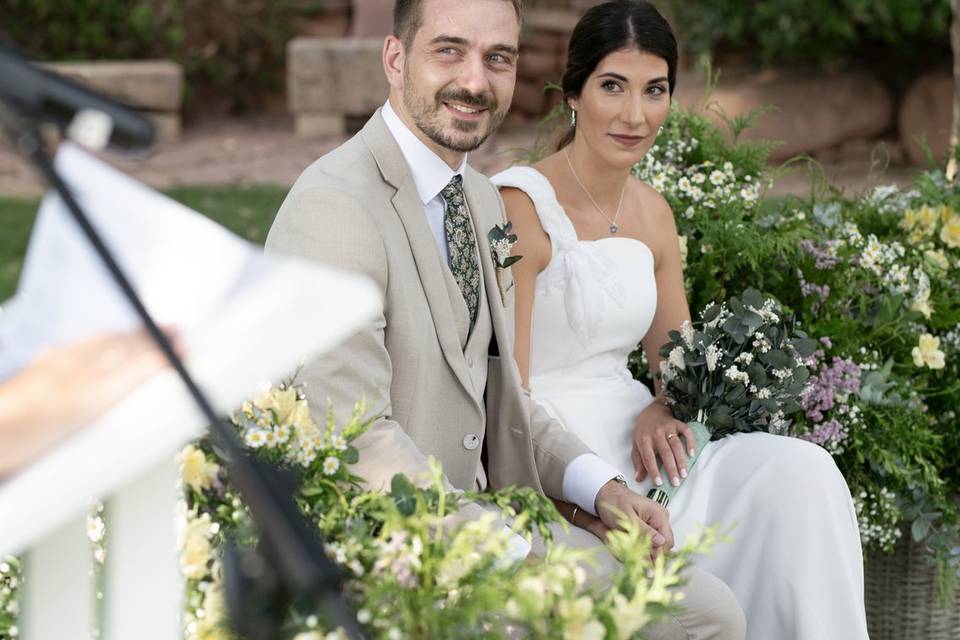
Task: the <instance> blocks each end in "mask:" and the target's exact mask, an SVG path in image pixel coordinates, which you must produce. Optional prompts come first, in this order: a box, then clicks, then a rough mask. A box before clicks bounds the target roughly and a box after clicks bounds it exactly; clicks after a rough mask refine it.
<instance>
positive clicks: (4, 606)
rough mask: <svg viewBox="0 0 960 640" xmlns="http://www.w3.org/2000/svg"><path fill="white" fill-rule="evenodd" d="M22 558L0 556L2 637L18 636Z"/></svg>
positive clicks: (0, 634)
mask: <svg viewBox="0 0 960 640" xmlns="http://www.w3.org/2000/svg"><path fill="white" fill-rule="evenodd" d="M20 585H21V577H20V560H19V559H18V558H15V557H13V556H6V557H3V556H0V638H16V637H17V635H18V632H19V629H18V627H17V616H18V615H19V613H20V600H19V594H20Z"/></svg>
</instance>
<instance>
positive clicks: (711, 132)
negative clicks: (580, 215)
mask: <svg viewBox="0 0 960 640" xmlns="http://www.w3.org/2000/svg"><path fill="white" fill-rule="evenodd" d="M733 124H734V125H735V126H734V127H733V128H734V133H735V134H736V132H737V130H739V129H741V128H742V127H743V126H745V125H746V122H744V121H740V122H737V123H733ZM727 139H728V138H727V137H725V136H724V135H723V133H722V132H721V131H720V130H719V129H718V128H717V127H715V126H714V125H712V124H711V123H710V122H709V121H708V120H707V119H706V118H705V117H704V116H703V115H702V114H700V113H697V112H693V113H691V112H685V111H680V110H676V109H675V110H673V111H672V112H671V115H670V117H669V119H668V121H667V123H666V124H665V125H664V127H663V129H662V130H661V134H660V137H659V138H658V140H657V144H656V146H655V147H654V148H653V149H651V152H650V153H649V154H648V155H647V157H645V158H644V159H643V161H642V162H641V163H640V164H638V165H637V167H636V168H635V173H636V174H637V175H638V176H639V177H640V178H641V179H642V180H644V181H645V182H647V183H648V184H650V185H652V186H653V187H654V188H656V189H657V190H658V191H659V192H660V193H661V194H663V196H664V197H665V198H666V199H667V201H668V202H669V203H670V205H671V207H672V208H673V211H674V214H675V216H676V219H677V228H678V231H679V233H680V234H681V244H682V246H683V247H684V253H685V283H686V286H687V297H688V300H689V303H690V308H691V311H692V312H693V313H694V314H697V313H698V312H700V311H701V310H702V309H704V308H705V307H707V306H708V305H709V304H710V303H713V302H722V301H724V300H726V299H728V298H729V297H730V296H731V295H735V294H738V293H739V292H740V291H741V290H742V289H743V288H744V287H745V286H751V287H755V288H757V289H761V290H763V291H764V293H767V294H770V295H772V296H774V297H775V298H777V299H778V300H779V301H780V302H781V304H783V305H784V307H785V308H786V309H787V310H788V311H790V312H791V313H793V314H794V315H795V316H796V318H797V321H798V323H799V327H800V328H801V329H802V330H803V331H805V332H806V333H807V334H808V335H809V336H810V337H811V338H815V339H817V340H818V341H819V349H818V350H817V352H816V353H815V354H814V356H813V357H812V358H810V360H809V361H808V362H807V363H806V364H807V365H808V367H809V368H810V369H811V374H812V376H811V379H810V387H809V390H808V392H805V394H806V395H805V397H804V398H803V399H802V402H801V404H802V405H803V409H804V413H803V414H802V417H801V418H800V419H798V420H797V421H796V422H795V424H794V425H793V426H792V431H791V435H794V436H796V437H799V438H803V439H805V440H809V441H812V442H814V443H816V444H819V445H821V446H823V447H824V448H825V449H827V450H828V451H829V452H830V453H831V454H832V455H833V456H834V459H835V461H836V462H837V465H838V467H839V468H840V470H841V471H842V472H843V474H844V477H845V478H846V480H847V483H848V485H849V486H850V489H851V493H852V494H853V497H854V503H855V506H856V509H857V515H858V519H859V522H860V532H861V539H862V541H863V544H864V547H865V548H866V549H868V550H874V551H889V550H891V549H892V547H893V544H894V543H895V542H896V540H897V539H898V538H899V537H900V536H901V531H902V529H903V527H904V526H906V527H907V528H908V529H909V531H910V533H909V534H908V535H911V536H912V537H913V538H914V539H915V540H917V541H918V542H922V543H924V544H925V545H926V546H927V548H928V550H929V552H930V557H931V558H933V559H935V560H936V561H937V562H938V564H939V566H940V568H941V570H942V573H941V576H942V577H946V576H956V575H957V572H958V571H960V502H958V500H960V465H958V460H960V437H958V435H957V434H958V431H960V420H958V414H957V411H958V407H960V382H958V376H960V213H958V212H960V188H958V187H957V186H956V185H951V184H949V183H947V182H946V180H945V179H944V176H943V172H942V171H935V172H929V173H927V174H922V175H920V176H919V177H918V179H917V180H916V182H915V184H914V185H913V186H912V187H911V188H909V189H898V188H896V187H882V188H878V189H875V190H873V191H871V192H868V193H865V194H860V195H854V196H845V195H843V194H840V193H838V192H835V191H832V190H829V189H821V190H820V191H819V192H818V193H816V194H815V195H814V196H812V197H811V198H808V199H801V198H788V199H784V200H767V201H764V200H761V199H760V196H761V195H762V194H761V191H762V190H763V188H764V187H766V186H767V185H768V184H769V182H768V176H767V175H766V173H765V155H766V152H767V150H768V149H769V146H766V145H763V144H757V143H753V142H740V141H738V140H737V136H736V135H734V142H733V143H732V144H731V143H729V142H727ZM632 363H633V366H634V369H635V375H637V376H641V377H642V376H644V375H646V374H645V370H646V366H645V363H644V361H643V358H642V357H641V354H640V353H637V354H634V357H633V358H632Z"/></svg>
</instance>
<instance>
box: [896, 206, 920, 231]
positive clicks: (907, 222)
mask: <svg viewBox="0 0 960 640" xmlns="http://www.w3.org/2000/svg"><path fill="white" fill-rule="evenodd" d="M916 224H917V211H916V209H907V210H906V211H904V213H903V220H901V221H900V228H901V229H903V230H905V231H910V230H911V229H913V227H914V226H916Z"/></svg>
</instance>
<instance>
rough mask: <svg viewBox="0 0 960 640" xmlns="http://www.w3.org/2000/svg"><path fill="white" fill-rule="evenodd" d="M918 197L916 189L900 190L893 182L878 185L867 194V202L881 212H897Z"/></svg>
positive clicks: (908, 205) (918, 193) (907, 206)
mask: <svg viewBox="0 0 960 640" xmlns="http://www.w3.org/2000/svg"><path fill="white" fill-rule="evenodd" d="M918 197H920V192H918V191H917V190H916V189H910V190H908V191H901V190H900V187H898V186H897V185H895V184H887V185H880V186H878V187H876V188H874V190H873V192H872V193H870V195H869V196H867V203H868V204H870V205H871V206H873V207H876V209H877V211H879V212H881V213H899V212H900V211H903V210H904V209H907V208H909V207H910V206H911V205H912V204H913V202H914V200H916V199H917V198H918Z"/></svg>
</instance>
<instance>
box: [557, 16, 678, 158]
mask: <svg viewBox="0 0 960 640" xmlns="http://www.w3.org/2000/svg"><path fill="white" fill-rule="evenodd" d="M625 49H637V50H639V51H642V52H644V53H649V54H651V55H655V56H657V57H658V58H663V59H664V60H665V61H666V63H667V69H668V72H667V80H668V82H669V84H670V95H671V96H672V95H673V89H674V86H675V84H676V80H677V58H678V53H677V38H676V36H674V35H673V29H672V28H671V27H670V24H669V23H668V22H667V21H666V19H665V18H664V17H663V16H662V15H660V12H659V11H657V9H656V7H654V6H653V5H652V4H650V3H649V2H646V0H610V1H609V2H604V3H603V4H598V5H597V6H595V7H593V8H592V9H590V10H589V11H587V12H586V13H584V14H583V17H582V18H580V22H578V23H577V26H576V27H575V28H574V29H573V34H572V35H571V36H570V48H569V53H568V54H567V68H566V70H564V72H563V81H562V83H561V87H562V88H563V100H564V102H566V101H568V100H569V99H570V98H574V97H578V96H579V95H580V92H581V91H582V90H583V85H584V83H586V81H587V78H589V77H590V74H591V73H593V71H594V70H595V69H596V68H597V66H598V65H599V64H600V61H601V60H603V59H604V58H606V57H607V56H608V55H610V54H611V53H613V52H615V51H622V50H625ZM576 131H577V130H576V126H571V127H570V129H569V130H568V131H567V132H566V133H565V134H564V136H563V138H561V140H560V143H559V144H558V145H557V149H562V148H563V147H565V146H567V145H568V144H570V143H571V142H573V138H574V135H575V134H576Z"/></svg>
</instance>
